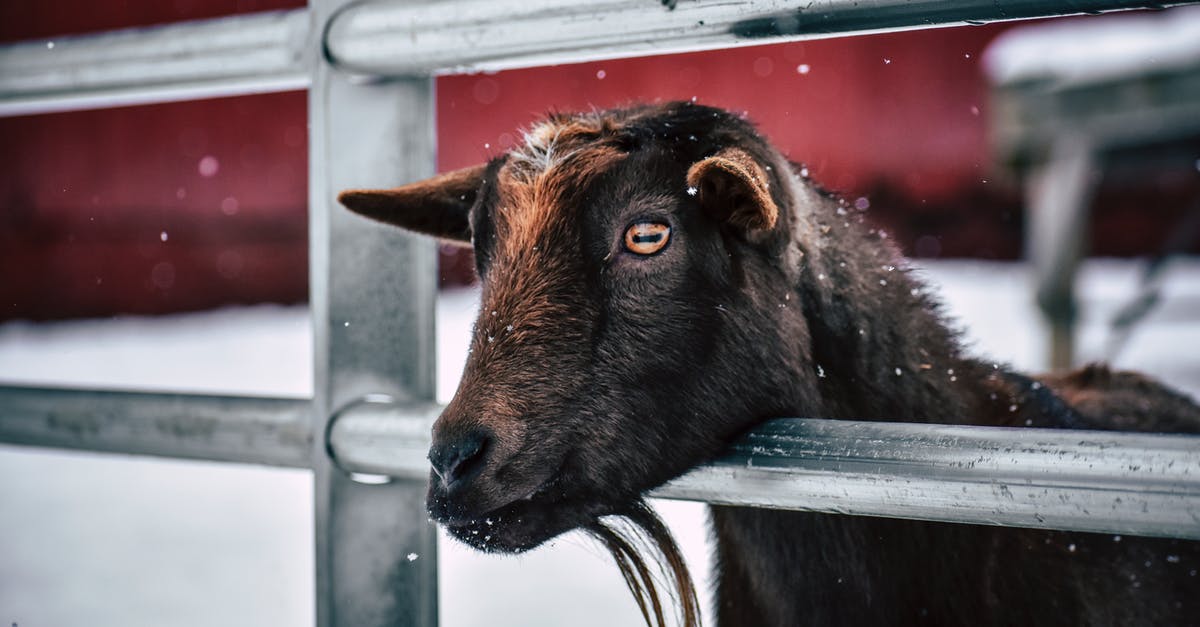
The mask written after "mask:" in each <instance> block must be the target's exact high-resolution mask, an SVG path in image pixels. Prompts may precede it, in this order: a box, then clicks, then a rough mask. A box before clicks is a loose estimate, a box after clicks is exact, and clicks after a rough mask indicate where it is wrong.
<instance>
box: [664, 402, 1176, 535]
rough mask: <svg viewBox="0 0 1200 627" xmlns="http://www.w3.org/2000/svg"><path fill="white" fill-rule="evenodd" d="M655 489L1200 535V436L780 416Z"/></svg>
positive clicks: (758, 502)
mask: <svg viewBox="0 0 1200 627" xmlns="http://www.w3.org/2000/svg"><path fill="white" fill-rule="evenodd" d="M655 496H661V497H665V498H674V499H689V500H703V501H707V502H709V503H715V504H723V505H750V506H755V507H768V508H778V509H800V510H810V511H821V512H832V513H840V514H860V515H868V516H887V517H892V518H915V519H921V520H938V521H945V522H960V523H974V524H984V525H1001V526H1013V527H1033V528H1043V529H1063V530H1073V531H1093V532H1105V533H1117V534H1130V535H1146V536H1164V537H1176V538H1189V539H1193V540H1200V436H1192V435H1162V434H1141V433H1119V432H1113V431H1076V430H1059V429H1016V428H1003V427H971V426H948V425H929V424H913V423H880V422H850V421H833V420H813V419H791V420H775V421H771V422H768V423H767V424H765V425H762V426H761V427H758V428H756V429H755V430H754V431H753V432H752V433H750V434H749V435H747V436H746V437H744V438H743V439H741V440H739V441H738V442H737V443H736V444H735V445H734V446H733V447H732V450H731V451H730V452H729V453H728V454H727V455H725V456H724V457H722V458H721V459H719V460H717V461H715V462H713V463H711V464H707V465H705V466H702V467H700V468H699V469H697V470H695V471H693V472H691V473H688V474H687V475H684V476H683V477H680V478H678V479H676V480H675V481H672V482H670V483H668V484H667V485H666V486H664V487H663V488H661V489H660V490H658V491H656V492H655Z"/></svg>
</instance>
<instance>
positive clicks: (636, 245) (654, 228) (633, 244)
mask: <svg viewBox="0 0 1200 627" xmlns="http://www.w3.org/2000/svg"><path fill="white" fill-rule="evenodd" d="M670 239H671V227H669V226H667V225H665V224H662V223H659V222H638V223H636V224H634V225H632V226H630V227H629V228H628V229H627V230H626V231H625V249H626V250H628V251H629V252H631V253H637V254H639V255H653V254H654V253H656V252H658V251H660V250H662V249H663V248H665V247H666V246H667V241H668V240H670Z"/></svg>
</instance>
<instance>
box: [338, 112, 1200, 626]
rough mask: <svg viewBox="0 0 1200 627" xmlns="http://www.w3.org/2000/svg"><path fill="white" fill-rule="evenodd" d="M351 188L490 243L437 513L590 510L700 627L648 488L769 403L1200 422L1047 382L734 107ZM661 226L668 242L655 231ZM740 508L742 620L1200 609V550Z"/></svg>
mask: <svg viewBox="0 0 1200 627" xmlns="http://www.w3.org/2000/svg"><path fill="white" fill-rule="evenodd" d="M472 181H473V183H472ZM342 200H343V202H344V203H345V204H346V205H347V206H349V207H350V208H351V209H354V210H356V211H358V212H360V213H363V214H365V215H368V216H370V217H373V218H376V219H380V220H383V221H386V222H389V223H392V224H397V225H399V226H404V227H407V228H412V229H414V230H417V231H421V232H425V233H432V234H435V235H438V236H440V237H443V238H447V239H452V240H458V241H463V242H466V241H467V240H470V241H471V242H472V244H473V247H474V250H475V254H476V263H477V268H478V271H479V275H480V277H481V279H482V282H483V293H482V306H481V311H480V317H479V320H478V321H477V322H476V326H475V336H474V338H473V343H472V350H471V355H470V357H469V359H468V361H467V365H466V370H465V372H464V375H463V379H462V382H461V384H460V387H459V390H458V393H457V394H456V395H455V397H454V399H453V401H451V403H450V404H449V405H448V406H447V408H446V410H445V412H444V413H443V414H442V416H441V418H440V419H439V420H438V422H437V424H436V425H435V427H434V434H433V437H434V444H433V447H432V449H431V451H430V460H431V462H432V463H433V475H432V476H431V480H430V489H429V499H428V503H429V510H430V513H431V515H432V516H433V517H434V518H435V519H437V520H438V521H439V522H441V523H442V524H444V525H445V526H446V528H447V529H448V530H449V532H450V533H451V534H453V535H454V536H456V537H457V538H459V539H461V540H463V541H464V542H466V543H468V544H471V545H472V546H475V547H477V548H480V549H482V550H486V551H504V552H516V551H524V550H527V549H529V548H532V547H534V546H537V545H538V544H540V543H542V542H544V541H546V540H547V539H549V538H551V537H554V536H555V535H558V534H560V533H563V532H565V531H568V530H570V529H576V528H582V529H585V530H587V531H589V532H591V533H592V534H593V535H594V536H595V537H596V538H598V539H599V540H600V541H601V542H602V543H603V544H604V545H605V546H606V547H607V548H608V550H609V551H610V552H611V553H612V555H613V557H614V559H615V560H616V562H617V564H618V566H619V567H620V569H621V571H622V573H623V575H624V576H625V579H626V581H627V583H629V586H630V589H631V590H632V591H633V592H634V594H635V597H636V598H637V600H638V603H639V606H640V607H641V608H642V611H643V614H644V615H645V617H646V620H647V622H652V623H657V624H665V623H666V622H667V621H668V619H669V618H670V615H671V614H672V613H673V612H672V607H671V606H669V605H664V604H663V603H662V601H661V600H660V596H661V594H666V595H668V596H670V597H671V598H673V599H674V603H673V605H674V609H675V613H677V617H678V618H679V619H680V620H681V621H682V622H683V623H684V624H687V625H693V624H695V623H696V622H697V621H698V613H697V611H696V608H695V596H694V594H693V592H692V589H691V583H690V578H689V577H688V575H687V571H686V568H684V566H683V562H682V560H681V559H680V558H679V554H678V550H677V549H676V548H675V545H674V543H673V541H672V540H671V538H670V534H669V533H668V532H667V530H666V528H665V527H664V526H663V525H662V523H661V522H660V521H658V519H657V518H656V517H654V515H653V514H652V512H651V511H650V510H649V509H648V508H647V507H646V506H645V504H644V503H643V501H642V500H641V499H642V494H644V493H645V492H646V491H647V490H649V489H651V488H653V487H655V486H657V485H660V484H661V483H663V482H664V481H666V480H668V479H670V478H672V477H674V476H677V475H679V474H681V473H683V472H685V471H686V470H688V469H689V468H691V467H693V466H695V465H697V464H699V463H702V462H704V461H705V460H708V459H710V458H712V457H713V456H714V455H717V454H718V453H719V452H720V451H721V449H722V447H723V446H725V444H726V443H728V442H729V441H730V440H731V439H732V438H734V437H736V436H737V435H738V434H739V433H741V432H743V431H745V430H746V429H748V428H751V427H753V426H754V425H756V424H758V423H759V422H761V421H762V420H764V419H767V418H771V417H777V416H819V417H826V418H833V419H858V420H871V419H879V420H911V421H922V422H931V423H942V424H948V423H963V422H965V423H968V424H978V425H1007V426H1038V427H1052V428H1089V429H1121V430H1131V431H1174V432H1187V433H1197V432H1200V408H1197V406H1196V405H1195V404H1194V403H1192V402H1191V401H1190V400H1189V399H1187V398H1185V397H1183V396H1180V395H1179V394H1177V393H1175V392H1172V391H1170V390H1168V389H1166V388H1165V387H1163V386H1161V385H1159V384H1157V383H1154V382H1152V381H1150V380H1148V379H1146V378H1144V377H1141V376H1138V375H1134V374H1129V373H1113V372H1109V371H1108V370H1107V369H1105V368H1103V367H1092V368H1089V369H1085V370H1083V371H1081V372H1078V373H1072V374H1069V375H1062V376H1048V377H1043V378H1041V379H1031V378H1029V377H1026V376H1024V375H1021V374H1019V373H1015V372H1012V371H1010V370H1009V369H1007V368H1005V367H1003V366H1001V365H998V364H992V363H991V362H984V361H980V360H977V359H975V358H972V357H970V356H968V355H966V354H964V352H963V351H962V349H961V344H960V342H959V340H958V337H957V335H956V334H955V332H954V331H953V330H952V329H951V328H950V327H949V326H948V325H947V323H946V322H945V321H944V320H943V319H942V316H941V314H940V313H939V308H938V304H937V302H936V300H935V299H934V298H933V297H932V296H930V295H929V292H928V291H927V290H926V288H925V287H924V286H923V285H922V284H921V283H920V281H918V280H917V278H916V277H914V276H913V273H911V272H910V271H909V270H908V269H907V266H906V265H905V262H904V260H903V259H902V258H901V257H900V256H899V254H898V253H897V251H896V249H895V248H894V247H893V245H892V244H891V242H890V241H889V240H888V239H887V237H886V235H885V234H884V233H883V232H882V231H877V230H874V229H870V228H869V227H867V226H865V225H863V224H861V219H860V217H859V216H858V215H857V214H856V213H855V212H854V211H852V210H851V209H849V208H848V207H846V206H845V204H844V203H842V202H840V201H838V200H837V199H835V198H833V197H831V196H830V195H828V194H825V193H823V192H821V191H820V190H819V189H817V188H816V187H815V186H813V185H812V184H811V183H809V182H808V181H806V180H803V179H802V178H801V177H799V176H797V175H796V174H795V172H794V171H793V169H792V167H791V166H790V164H788V163H787V161H786V160H785V159H784V158H783V157H782V156H781V155H780V154H779V153H778V152H777V151H776V150H775V149H774V148H772V147H771V146H770V145H769V144H768V143H767V142H766V141H765V140H764V139H763V138H762V137H760V136H759V135H758V134H757V133H756V132H755V131H754V129H753V128H752V127H751V126H750V125H749V124H748V123H746V122H745V121H743V120H741V119H739V118H738V117H736V116H733V115H730V114H728V113H726V112H724V111H721V110H718V109H713V108H709V107H703V106H699V105H695V104H692V103H668V104H663V105H656V106H645V107H632V108H628V109H619V110H613V111H606V112H601V113H591V114H582V115H555V116H551V117H550V118H549V119H548V120H547V121H546V122H544V123H542V124H541V125H539V126H538V127H536V128H535V129H534V130H532V131H531V132H530V133H529V134H528V136H527V139H526V145H525V146H524V147H523V148H521V149H519V150H516V151H514V152H512V153H509V154H506V155H503V156H500V157H498V158H496V159H494V160H492V161H491V162H490V163H488V164H486V165H485V166H480V167H477V168H472V169H468V170H463V171H460V172H455V173H450V174H446V175H442V176H441V177H438V178H435V179H432V180H431V181H428V182H423V183H414V184H411V185H408V186H405V187H402V188H399V189H398V190H390V191H382V192H378V193H371V192H354V193H348V194H346V195H344V196H343V197H342ZM647 224H650V225H654V228H655V229H658V230H660V231H661V230H662V229H663V228H667V229H669V231H670V237H669V239H667V240H666V245H665V246H663V247H662V249H661V250H657V251H656V252H654V253H653V254H640V253H639V252H638V251H635V250H631V249H629V248H627V247H626V246H625V242H626V237H625V234H626V232H627V231H628V230H629V229H630V228H633V227H635V226H639V225H640V226H644V225H647ZM712 512H713V528H714V531H715V535H716V540H717V547H716V558H717V559H716V567H717V568H716V572H717V576H718V590H717V603H718V607H717V608H716V609H717V619H718V622H719V623H720V624H721V625H725V626H730V625H779V626H790V625H801V624H811V625H1188V624H1196V623H1197V622H1198V621H1200V578H1198V577H1197V576H1196V569H1197V568H1200V548H1198V544H1200V543H1196V542H1184V541H1176V540H1169V539H1148V538H1123V539H1120V538H1114V537H1112V536H1107V535H1098V534H1086V533H1071V532H1051V531H1038V530H1022V529H1006V528H998V527H983V526H971V525H952V524H939V523H929V522H922V521H910V520H891V519H881V518H868V517H854V516H839V515H827V514H813V513H805V512H791V511H774V510H765V509H754V508H737V507H713V509H712ZM622 520H624V521H627V522H628V525H626V524H625V523H622V522H621V521H622ZM629 525H631V526H629ZM647 556H649V558H650V559H651V561H650V562H647ZM652 563H659V564H663V565H665V566H664V567H665V568H666V569H667V570H668V574H669V576H670V578H671V579H672V580H673V583H672V584H671V585H670V586H669V587H668V588H667V589H666V590H659V588H658V586H657V584H656V583H655V577H654V574H655V573H654V568H652V566H651V564H652ZM565 620H567V621H568V622H569V619H565Z"/></svg>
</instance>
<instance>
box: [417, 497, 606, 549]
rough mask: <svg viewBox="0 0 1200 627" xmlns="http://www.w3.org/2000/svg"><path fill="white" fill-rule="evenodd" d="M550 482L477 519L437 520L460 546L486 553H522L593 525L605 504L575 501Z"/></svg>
mask: <svg viewBox="0 0 1200 627" xmlns="http://www.w3.org/2000/svg"><path fill="white" fill-rule="evenodd" d="M557 483H558V482H557V481H553V480H552V481H548V482H546V483H545V484H543V485H542V486H541V487H539V488H537V489H536V490H533V491H532V492H530V493H529V494H527V495H525V496H522V497H520V498H517V499H516V500H513V501H510V502H508V503H507V504H505V505H502V506H500V507H497V508H494V509H492V510H489V511H487V512H485V513H483V514H479V515H474V516H463V517H458V516H444V515H443V516H437V515H436V514H435V516H434V518H435V520H437V522H439V523H441V525H442V526H443V527H444V528H445V529H446V531H447V532H448V533H449V534H450V535H451V536H453V537H454V538H455V539H457V540H459V541H460V542H462V543H464V544H466V545H468V546H470V547H472V548H474V549H476V550H479V551H484V552H487V553H523V552H525V551H528V550H530V549H533V548H536V547H537V546H539V545H541V544H543V543H544V542H546V541H547V540H550V539H551V538H554V537H556V536H558V535H561V534H563V533H566V532H568V531H571V530H572V529H576V528H578V527H583V526H586V525H588V524H591V523H592V522H593V521H594V520H595V519H596V518H598V517H599V516H602V515H603V514H604V513H606V512H607V508H605V507H604V506H603V505H602V504H600V503H598V502H595V501H590V500H586V499H579V498H572V497H569V496H567V495H566V494H564V493H562V491H561V490H559V489H556V485H557Z"/></svg>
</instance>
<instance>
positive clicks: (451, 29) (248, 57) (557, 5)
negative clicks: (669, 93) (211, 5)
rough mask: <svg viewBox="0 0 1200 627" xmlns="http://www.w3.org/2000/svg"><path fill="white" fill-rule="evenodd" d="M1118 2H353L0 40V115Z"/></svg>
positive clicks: (1094, 8) (1103, 7) (1120, 6)
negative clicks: (329, 68) (321, 61)
mask: <svg viewBox="0 0 1200 627" xmlns="http://www.w3.org/2000/svg"><path fill="white" fill-rule="evenodd" d="M1194 3H1195V2H1194V0H1193V1H1191V2H1166V3H1154V2H1144V1H1143V2H1137V1H1129V0H1075V1H1072V2H1051V1H1041V2H1034V1H1031V0H917V1H912V0H811V1H808V2H797V1H795V0H791V1H784V0H677V2H675V3H674V4H675V7H674V9H671V8H669V7H667V6H663V4H662V3H660V2H658V1H657V0H589V1H588V2H578V1H577V0H466V1H461V2H445V1H441V2H437V1H434V2H401V3H396V2H367V3H360V4H353V5H351V6H350V7H349V8H347V9H346V10H344V11H342V12H341V13H339V14H337V15H335V16H334V18H333V19H332V21H331V22H330V24H329V28H328V29H325V30H321V29H318V28H315V27H313V26H312V24H311V21H312V18H311V14H310V12H309V11H308V10H307V9H295V10H291V11H277V12H265V13H257V14H250V15H240V16H233V17H226V18H218V19H212V20H200V21H194V22H180V23H175V24H168V25H164V26H155V27H149V28H138V29H128V30H122V31H112V32H108V33H100V34H95V35H80V36H70V37H56V38H53V39H41V40H36V41H26V42H20V43H16V44H7V45H3V46H0V116H12V115H28V114H34V113H46V112H51V111H64V110H70V109H88V108H101V107H113V106H122V105H130V104H144V103H152V102H166V101H173V100H188V99H195V98H207V97H216V96H228V95H236V94H247V93H261V92H271V91H283V90H290V89H303V88H306V87H307V86H308V85H309V81H310V77H309V74H308V67H309V66H310V65H311V60H312V58H313V55H316V54H320V53H322V52H324V53H325V54H328V55H329V57H330V58H331V59H332V60H333V62H334V63H335V64H336V65H338V66H339V67H341V68H342V69H344V70H346V71H349V72H354V73H359V74H363V75H370V76H413V75H430V74H448V73H455V72H469V71H479V70H496V69H504V68H514V67H527V66H533V65H541V64H548V63H565V62H579V61H587V60H595V59H606V58H618V57H630V56H641V55H647V54H662V53H668V52H681V51H687V50H703V49H711V48H721V47H731V46H737V45H748V44H761V43H773V42H780V41H790V40H799V39H809V38H815V37H828V36H833V35H846V34H854V33H866V32H882V31H892V30H905V29H913V28H930V27H935V26H955V25H961V24H982V23H986V22H993V21H1001V20H1013V19H1020V18H1030V17H1047V16H1053V15H1070V14H1077V13H1099V12H1104V11H1116V10H1126V9H1140V8H1160V7H1164V6H1175V5H1181V4H1194Z"/></svg>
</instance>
